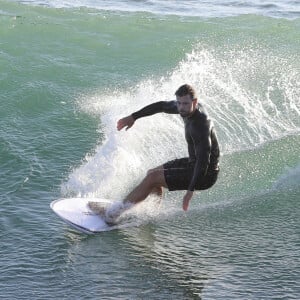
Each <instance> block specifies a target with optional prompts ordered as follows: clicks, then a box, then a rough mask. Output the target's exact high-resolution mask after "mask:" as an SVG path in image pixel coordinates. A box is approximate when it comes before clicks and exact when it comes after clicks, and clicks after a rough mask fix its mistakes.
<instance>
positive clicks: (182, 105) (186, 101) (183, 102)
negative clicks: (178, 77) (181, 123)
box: [175, 84, 197, 117]
mask: <svg viewBox="0 0 300 300" xmlns="http://www.w3.org/2000/svg"><path fill="white" fill-rule="evenodd" d="M175 95H176V100H177V108H178V111H179V113H180V115H181V116H182V117H188V116H189V115H191V114H192V113H193V112H194V111H195V109H196V107H197V98H196V92H195V90H194V88H193V87H192V86H190V85H189V84H184V85H182V86H181V87H179V89H178V90H177V91H176V92H175Z"/></svg>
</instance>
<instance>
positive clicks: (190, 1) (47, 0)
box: [19, 0, 300, 19]
mask: <svg viewBox="0 0 300 300" xmlns="http://www.w3.org/2000/svg"><path fill="white" fill-rule="evenodd" d="M19 2H21V3H25V4H30V5H42V6H49V7H56V8H81V7H86V8H92V9H99V10H109V11H124V12H149V13H154V14H165V15H179V16H194V17H199V16H200V17H227V16H237V15H242V14H257V15H264V16H271V17H281V18H290V19H294V18H297V17H299V16H300V4H299V2H297V1H288V2H286V1H279V0H277V1H275V0H273V1H272V2H269V3H266V4H264V3H261V1H258V0H256V1H246V2H245V1H230V2H226V1H214V0H210V1H205V2H204V3H203V2H201V1H195V0H185V1H180V2H178V1H177V2H176V5H174V3H173V2H172V1H159V0H152V1H147V0H141V1H134V0H127V1H122V0H117V1H112V0H111V1H105V0H102V1H92V0H77V1H71V0H64V1H59V0H44V1H40V0H24V1H22V0H21V1H19Z"/></svg>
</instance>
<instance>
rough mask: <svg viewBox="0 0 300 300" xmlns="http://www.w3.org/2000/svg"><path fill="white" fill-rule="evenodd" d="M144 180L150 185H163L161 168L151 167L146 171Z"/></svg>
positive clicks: (163, 179) (163, 177) (163, 176)
mask: <svg viewBox="0 0 300 300" xmlns="http://www.w3.org/2000/svg"><path fill="white" fill-rule="evenodd" d="M145 180H146V181H147V182H148V183H149V184H150V185H151V186H164V185H165V175H164V170H163V169H152V170H149V171H148V172H147V175H146V177H145Z"/></svg>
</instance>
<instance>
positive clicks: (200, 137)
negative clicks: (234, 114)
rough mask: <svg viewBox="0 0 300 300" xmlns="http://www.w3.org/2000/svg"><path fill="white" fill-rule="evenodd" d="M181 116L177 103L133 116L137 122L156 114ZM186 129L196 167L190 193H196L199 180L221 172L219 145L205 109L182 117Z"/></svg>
mask: <svg viewBox="0 0 300 300" xmlns="http://www.w3.org/2000/svg"><path fill="white" fill-rule="evenodd" d="M160 112H164V113H168V114H179V111H178V108H177V104H176V101H160V102H155V103H153V104H150V105H148V106H145V107H144V108H142V109H141V110H139V111H137V112H135V113H133V114H132V117H133V118H134V119H135V120H137V119H139V118H142V117H146V116H151V115H153V114H156V113H160ZM182 118H183V121H184V125H185V126H184V127H185V138H186V141H187V144H188V153H189V161H190V162H192V163H193V165H194V172H193V177H192V180H191V182H190V184H189V188H188V190H189V191H194V189H195V185H196V182H197V179H198V178H199V177H200V176H205V175H206V174H207V172H208V171H214V170H215V171H217V170H219V156H220V150H219V144H218V140H217V136H216V133H215V130H214V127H213V124H212V121H211V120H210V119H209V118H208V116H207V114H206V113H205V112H204V110H203V107H202V106H201V105H199V104H198V108H197V109H196V110H195V111H194V112H193V113H192V115H190V116H187V117H182Z"/></svg>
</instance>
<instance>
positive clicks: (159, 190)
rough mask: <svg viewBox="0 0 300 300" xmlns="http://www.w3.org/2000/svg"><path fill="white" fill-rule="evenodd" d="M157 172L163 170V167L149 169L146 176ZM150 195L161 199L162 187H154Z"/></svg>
mask: <svg viewBox="0 0 300 300" xmlns="http://www.w3.org/2000/svg"><path fill="white" fill-rule="evenodd" d="M157 170H164V166H163V165H161V166H158V167H156V168H154V169H150V170H149V171H148V172H147V174H150V173H152V172H154V171H157ZM151 194H155V195H156V196H158V197H159V198H160V199H162V197H163V187H162V186H157V187H154V188H153V189H152V191H151Z"/></svg>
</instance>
